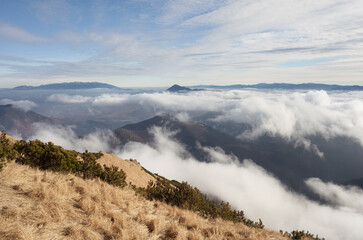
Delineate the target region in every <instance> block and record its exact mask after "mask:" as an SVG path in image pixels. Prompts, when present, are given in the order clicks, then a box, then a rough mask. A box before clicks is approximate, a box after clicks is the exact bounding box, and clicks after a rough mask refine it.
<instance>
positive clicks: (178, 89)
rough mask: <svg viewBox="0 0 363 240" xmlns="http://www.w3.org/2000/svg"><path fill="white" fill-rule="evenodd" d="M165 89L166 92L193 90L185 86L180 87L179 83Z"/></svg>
mask: <svg viewBox="0 0 363 240" xmlns="http://www.w3.org/2000/svg"><path fill="white" fill-rule="evenodd" d="M166 91H168V92H189V91H193V90H192V89H190V88H187V87H182V86H180V85H177V84H174V85H173V86H171V87H170V88H168V89H166Z"/></svg>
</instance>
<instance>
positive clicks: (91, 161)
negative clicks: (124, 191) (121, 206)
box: [13, 140, 127, 188]
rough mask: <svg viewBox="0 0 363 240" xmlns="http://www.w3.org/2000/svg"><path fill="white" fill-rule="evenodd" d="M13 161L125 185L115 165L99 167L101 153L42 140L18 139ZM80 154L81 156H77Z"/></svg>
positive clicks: (123, 178) (124, 179)
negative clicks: (65, 147) (82, 150)
mask: <svg viewBox="0 0 363 240" xmlns="http://www.w3.org/2000/svg"><path fill="white" fill-rule="evenodd" d="M13 149H14V150H15V151H16V158H15V161H16V162H17V163H20V164H25V165H29V166H31V167H37V168H40V169H42V170H51V171H56V172H71V173H75V174H76V175H79V176H82V177H83V178H85V179H92V178H100V179H101V180H103V181H105V182H107V183H110V184H112V185H114V186H118V187H121V188H123V187H125V186H126V185H127V184H126V173H125V172H124V171H123V170H122V169H118V168H117V167H115V166H111V167H108V166H106V165H104V166H101V165H100V164H99V163H98V162H97V159H99V158H100V157H102V156H103V154H102V153H91V152H88V151H87V150H86V151H85V152H84V153H78V152H76V151H71V150H65V149H64V148H62V147H60V146H57V145H54V144H53V143H52V142H48V143H43V142H42V141H39V140H34V141H29V142H27V141H24V140H21V141H18V142H17V143H15V144H14V147H13ZM78 156H80V158H78Z"/></svg>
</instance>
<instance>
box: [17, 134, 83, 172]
mask: <svg viewBox="0 0 363 240" xmlns="http://www.w3.org/2000/svg"><path fill="white" fill-rule="evenodd" d="M14 148H15V149H16V151H17V152H18V156H17V158H16V162H18V163H21V164H26V165H30V166H31V167H38V168H40V169H42V170H46V169H49V170H52V171H63V172H78V171H79V170H80V167H81V166H80V163H79V161H78V160H77V152H75V151H70V150H65V149H63V148H62V147H60V146H56V145H54V144H53V143H51V142H48V143H43V142H41V141H39V140H34V141H29V142H26V141H24V140H21V141H18V142H17V143H15V145H14Z"/></svg>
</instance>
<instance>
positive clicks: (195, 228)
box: [0, 163, 287, 240]
mask: <svg viewBox="0 0 363 240" xmlns="http://www.w3.org/2000/svg"><path fill="white" fill-rule="evenodd" d="M0 193H1V198H0V226H1V227H0V239H27V240H28V239H287V238H285V237H282V236H281V235H280V233H277V232H274V231H270V230H265V229H254V228H249V227H246V226H245V225H243V224H242V223H233V222H228V221H222V220H220V219H215V220H210V219H204V218H202V217H200V216H199V215H197V214H196V213H193V212H190V211H186V210H180V209H178V208H176V207H171V206H169V205H166V204H165V203H161V202H157V201H148V200H145V199H144V198H142V197H139V196H136V195H135V193H134V191H133V190H131V189H124V190H122V189H120V188H117V187H113V186H111V185H109V184H106V183H104V182H101V181H99V180H97V179H94V180H83V179H81V178H78V177H75V176H74V175H71V174H60V173H54V172H48V171H40V170H36V169H32V168H29V167H27V166H23V165H19V164H16V163H9V164H7V166H6V167H5V169H4V170H3V171H2V172H0Z"/></svg>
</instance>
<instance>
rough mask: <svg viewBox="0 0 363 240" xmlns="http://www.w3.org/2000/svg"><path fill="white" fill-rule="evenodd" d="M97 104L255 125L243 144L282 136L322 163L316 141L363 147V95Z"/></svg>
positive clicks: (237, 94)
mask: <svg viewBox="0 0 363 240" xmlns="http://www.w3.org/2000/svg"><path fill="white" fill-rule="evenodd" d="M92 103H93V104H94V105H95V106H102V105H103V106H105V105H122V104H126V103H128V104H130V103H131V104H138V105H141V106H143V107H144V108H145V109H147V110H148V111H149V110H152V111H153V112H155V113H160V112H167V113H171V114H175V115H176V116H177V117H178V118H180V119H182V120H193V117H194V116H200V115H203V114H206V113H208V112H213V113H215V115H216V117H215V116H213V118H212V119H210V120H212V121H215V122H224V123H228V122H235V123H241V124H247V125H249V126H250V127H251V128H250V129H248V130H245V131H243V130H242V129H241V134H240V137H241V138H244V139H256V138H258V137H260V136H261V135H264V134H269V135H272V136H280V137H283V138H284V139H286V140H288V141H292V142H294V143H296V146H304V147H305V148H306V149H310V150H311V151H313V152H315V153H316V154H317V155H318V156H320V157H323V153H322V152H321V151H320V150H319V149H318V148H317V146H315V145H314V144H312V143H311V142H310V141H309V140H308V139H309V137H311V136H314V135H322V136H323V137H325V138H326V139H330V138H333V137H336V136H347V137H353V138H356V139H358V140H359V141H360V143H361V144H362V145H363V94H362V92H329V93H327V92H325V91H300V92H295V91H268V92H267V91H266V92H264V91H253V90H230V91H196V92H189V93H185V94H175V93H169V92H161V93H142V94H134V95H128V94H103V95H101V96H98V97H95V98H94V99H93V100H92Z"/></svg>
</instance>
